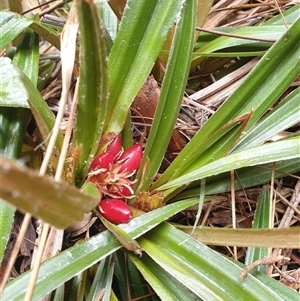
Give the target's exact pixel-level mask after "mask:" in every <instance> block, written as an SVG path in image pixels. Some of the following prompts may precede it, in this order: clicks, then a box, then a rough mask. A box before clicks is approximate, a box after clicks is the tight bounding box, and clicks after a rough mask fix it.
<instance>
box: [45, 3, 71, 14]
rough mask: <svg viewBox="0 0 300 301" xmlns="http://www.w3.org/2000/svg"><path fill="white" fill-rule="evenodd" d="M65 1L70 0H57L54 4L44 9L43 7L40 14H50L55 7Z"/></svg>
mask: <svg viewBox="0 0 300 301" xmlns="http://www.w3.org/2000/svg"><path fill="white" fill-rule="evenodd" d="M66 2H71V0H61V1H59V2H57V3H56V4H54V5H52V6H50V7H48V8H46V9H43V10H42V11H41V13H40V16H44V15H46V14H50V13H52V12H53V11H54V10H56V9H57V8H59V7H61V6H63V5H65V4H66Z"/></svg>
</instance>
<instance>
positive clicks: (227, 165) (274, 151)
mask: <svg viewBox="0 0 300 301" xmlns="http://www.w3.org/2000/svg"><path fill="white" fill-rule="evenodd" d="M299 145H300V137H296V138H292V139H289V140H284V141H278V142H273V143H269V144H266V145H262V146H258V147H253V148H250V149H246V150H242V151H239V152H236V153H233V154H231V155H228V156H226V157H224V158H221V159H218V160H216V161H214V162H212V163H209V164H207V165H205V166H203V167H201V168H199V169H197V170H195V171H193V172H190V173H188V174H185V175H183V176H181V177H178V178H177V179H174V180H172V181H170V182H168V183H166V184H164V185H162V186H160V187H159V189H160V190H165V189H168V188H173V187H176V186H182V185H185V184H188V183H190V182H192V181H196V180H199V179H202V178H207V177H209V176H212V175H218V174H220V173H223V172H226V171H230V170H234V169H239V168H242V167H246V166H254V165H258V164H265V163H269V162H276V161H281V160H288V159H293V158H299V157H300V153H299ZM278 149H280V150H281V151H280V152H278Z"/></svg>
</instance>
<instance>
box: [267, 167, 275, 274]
mask: <svg viewBox="0 0 300 301" xmlns="http://www.w3.org/2000/svg"><path fill="white" fill-rule="evenodd" d="M274 181H275V164H274V163H273V165H272V171H271V190H270V203H271V206H270V210H271V212H270V214H269V216H270V220H269V227H270V228H271V229H273V228H274V218H275V206H276V201H275V199H274ZM271 254H272V249H271V248H268V257H271ZM272 270H273V268H272V265H269V266H268V269H267V275H268V276H269V277H270V276H271V274H272Z"/></svg>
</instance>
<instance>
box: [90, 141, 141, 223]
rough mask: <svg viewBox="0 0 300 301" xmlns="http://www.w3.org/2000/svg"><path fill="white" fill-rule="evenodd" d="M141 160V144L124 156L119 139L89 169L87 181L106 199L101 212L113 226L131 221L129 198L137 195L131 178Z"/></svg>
mask: <svg viewBox="0 0 300 301" xmlns="http://www.w3.org/2000/svg"><path fill="white" fill-rule="evenodd" d="M142 156H143V149H142V146H141V145H140V144H134V145H132V146H131V147H129V148H128V149H127V150H126V151H125V152H124V151H123V148H122V140H121V137H120V136H117V137H116V138H115V139H114V140H113V141H112V142H111V143H110V144H109V145H108V146H107V148H106V151H105V152H103V153H101V154H100V155H98V156H97V157H95V158H94V160H93V161H92V163H91V165H90V169H89V174H88V180H89V181H90V182H92V183H93V184H95V185H96V186H97V187H98V189H99V190H100V192H101V194H102V196H103V199H102V197H101V199H102V200H101V201H100V203H99V206H98V207H99V211H100V213H101V214H102V215H103V216H104V217H105V218H106V219H108V220H109V221H111V222H113V223H116V224H119V223H126V222H129V220H130V219H131V218H132V214H131V211H130V209H129V207H128V206H127V204H126V198H130V197H131V196H133V194H134V192H133V190H132V187H133V184H134V181H133V180H132V179H131V178H132V176H133V174H134V173H135V172H136V170H137V169H138V168H139V167H140V164H141V160H142Z"/></svg>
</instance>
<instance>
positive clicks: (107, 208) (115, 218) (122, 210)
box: [98, 199, 132, 224]
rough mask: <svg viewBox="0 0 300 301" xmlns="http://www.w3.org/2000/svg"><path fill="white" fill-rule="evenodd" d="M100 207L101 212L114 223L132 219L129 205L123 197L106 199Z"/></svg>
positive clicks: (126, 221) (101, 202)
mask: <svg viewBox="0 0 300 301" xmlns="http://www.w3.org/2000/svg"><path fill="white" fill-rule="evenodd" d="M98 207H99V211H100V213H101V214H102V215H103V216H104V217H105V218H106V219H107V220H109V221H110V222H112V223H114V224H122V223H128V222H129V221H130V220H131V219H132V213H131V211H130V209H129V207H128V206H127V204H126V203H125V202H124V201H123V200H121V199H104V200H102V201H100V203H99V205H98Z"/></svg>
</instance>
